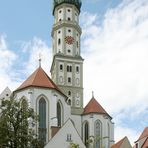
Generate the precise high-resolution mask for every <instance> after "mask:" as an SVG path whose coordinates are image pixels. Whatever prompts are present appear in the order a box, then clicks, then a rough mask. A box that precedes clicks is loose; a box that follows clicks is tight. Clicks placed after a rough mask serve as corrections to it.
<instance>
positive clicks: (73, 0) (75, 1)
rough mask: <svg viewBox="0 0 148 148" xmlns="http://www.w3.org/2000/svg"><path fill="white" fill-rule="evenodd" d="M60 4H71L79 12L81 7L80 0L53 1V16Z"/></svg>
mask: <svg viewBox="0 0 148 148" xmlns="http://www.w3.org/2000/svg"><path fill="white" fill-rule="evenodd" d="M62 3H68V4H73V5H75V6H76V7H77V9H78V10H79V12H80V9H81V5H82V2H81V0H53V14H54V11H55V8H56V7H57V6H59V5H61V4H62Z"/></svg>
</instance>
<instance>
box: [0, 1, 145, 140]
mask: <svg viewBox="0 0 148 148" xmlns="http://www.w3.org/2000/svg"><path fill="white" fill-rule="evenodd" d="M80 18H81V27H82V30H83V34H82V56H83V58H84V59H85V62H84V93H85V95H84V104H86V103H87V102H88V101H89V99H90V98H91V92H92V91H94V92H95V97H96V99H97V100H98V101H99V102H100V103H101V104H102V106H103V107H104V108H105V109H106V110H107V111H108V113H109V114H111V116H113V118H114V122H115V138H116V140H119V139H120V138H123V137H124V136H126V135H127V136H128V137H129V139H130V140H131V142H133V141H134V140H137V138H138V136H139V134H140V132H142V130H143V129H144V127H145V126H148V120H147V119H148V105H147V104H148V78H147V75H148V68H147V67H148V66H147V64H148V50H147V49H148V29H147V26H148V1H147V0H134V1H133V0H91V1H90V0H83V5H82V9H81V16H80ZM52 24H53V16H52V0H44V1H41V0H40V1H36V0H21V1H20V0H13V1H10V0H4V1H2V0H1V1H0V81H1V83H0V92H1V91H2V90H3V89H4V88H5V87H6V86H7V85H8V86H9V87H10V88H11V89H12V90H14V89H16V88H17V87H18V86H19V85H20V83H21V82H22V81H23V80H24V79H25V78H27V76H28V75H30V74H31V73H32V72H33V71H34V70H35V69H36V68H37V67H38V54H39V53H40V52H41V53H42V66H43V68H44V69H45V71H46V72H47V73H49V72H50V65H51V60H52V53H51V51H52V50H51V47H52V45H51V35H50V32H51V29H52ZM92 65H93V66H92ZM49 75H50V73H49Z"/></svg>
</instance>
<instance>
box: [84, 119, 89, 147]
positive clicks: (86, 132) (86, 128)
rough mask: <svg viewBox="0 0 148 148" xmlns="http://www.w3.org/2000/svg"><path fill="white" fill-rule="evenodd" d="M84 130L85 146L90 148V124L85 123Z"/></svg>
mask: <svg viewBox="0 0 148 148" xmlns="http://www.w3.org/2000/svg"><path fill="white" fill-rule="evenodd" d="M83 130H84V132H83V134H84V144H85V145H86V146H88V139H89V124H88V122H85V123H84V127H83Z"/></svg>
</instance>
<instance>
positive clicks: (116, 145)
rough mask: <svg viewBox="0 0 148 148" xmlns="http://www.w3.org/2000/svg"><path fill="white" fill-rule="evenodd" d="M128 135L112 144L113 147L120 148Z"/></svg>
mask: <svg viewBox="0 0 148 148" xmlns="http://www.w3.org/2000/svg"><path fill="white" fill-rule="evenodd" d="M126 138H127V137H124V138H123V139H121V140H120V141H118V142H117V143H115V144H114V145H112V146H111V148H120V146H121V145H122V143H123V142H124V140H125V139H126Z"/></svg>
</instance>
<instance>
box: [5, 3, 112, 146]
mask: <svg viewBox="0 0 148 148" xmlns="http://www.w3.org/2000/svg"><path fill="white" fill-rule="evenodd" d="M53 3H54V4H53V11H52V13H53V16H54V23H53V28H52V32H51V36H52V57H53V59H52V65H51V69H50V72H51V78H50V77H49V74H47V73H45V71H44V70H43V69H42V66H41V64H40V65H39V67H38V68H37V69H36V70H35V71H34V72H33V73H32V74H31V75H30V76H29V77H28V78H27V79H26V80H25V81H24V82H23V83H22V84H21V85H20V86H19V87H18V88H17V89H16V90H15V91H14V92H13V95H14V97H15V98H17V99H22V100H26V101H27V102H28V104H29V106H30V107H32V108H33V109H34V111H35V112H36V113H37V114H38V115H39V119H40V120H39V122H38V123H37V125H35V127H33V128H34V130H35V131H36V133H37V134H38V135H39V138H40V139H41V140H42V141H44V143H45V148H69V147H70V145H71V144H72V143H73V144H77V145H79V148H86V147H93V148H110V147H111V146H112V145H113V144H114V123H113V122H112V117H111V116H110V115H109V114H108V113H107V112H106V110H105V109H104V108H103V107H102V106H101V105H100V104H99V102H97V100H96V99H95V96H94V95H92V98H90V101H89V103H88V104H87V105H86V106H85V107H84V106H83V101H84V99H85V98H84V97H83V96H84V94H83V62H84V59H83V57H82V56H81V42H80V41H81V34H82V29H81V27H80V25H79V15H80V11H81V5H82V3H81V1H80V0H53ZM92 81H95V80H92ZM4 92H5V93H6V92H7V94H9V93H10V90H9V89H8V88H6V90H5V91H4Z"/></svg>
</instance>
